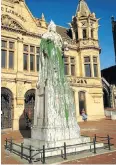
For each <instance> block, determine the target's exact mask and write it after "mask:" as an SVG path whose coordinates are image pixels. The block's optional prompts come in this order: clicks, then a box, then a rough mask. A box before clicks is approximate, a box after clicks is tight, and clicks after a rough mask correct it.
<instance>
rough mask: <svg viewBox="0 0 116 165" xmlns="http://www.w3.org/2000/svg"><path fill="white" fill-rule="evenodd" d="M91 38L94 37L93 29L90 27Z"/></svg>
mask: <svg viewBox="0 0 116 165" xmlns="http://www.w3.org/2000/svg"><path fill="white" fill-rule="evenodd" d="M91 38H92V39H93V38H94V30H93V29H91Z"/></svg>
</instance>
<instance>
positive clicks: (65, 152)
mask: <svg viewBox="0 0 116 165" xmlns="http://www.w3.org/2000/svg"><path fill="white" fill-rule="evenodd" d="M64 159H65V160H66V159H67V157H66V143H65V142H64Z"/></svg>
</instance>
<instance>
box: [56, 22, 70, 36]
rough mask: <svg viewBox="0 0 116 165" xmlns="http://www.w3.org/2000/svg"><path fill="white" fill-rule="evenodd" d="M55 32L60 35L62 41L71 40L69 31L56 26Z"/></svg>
mask: <svg viewBox="0 0 116 165" xmlns="http://www.w3.org/2000/svg"><path fill="white" fill-rule="evenodd" d="M56 32H57V33H58V34H60V35H61V37H62V39H72V34H71V30H70V29H67V28H65V27H61V26H58V25H57V26H56Z"/></svg>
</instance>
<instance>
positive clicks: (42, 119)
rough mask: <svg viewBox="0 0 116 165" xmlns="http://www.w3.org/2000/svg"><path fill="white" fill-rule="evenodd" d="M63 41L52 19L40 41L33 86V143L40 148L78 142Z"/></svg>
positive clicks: (77, 127) (72, 95) (74, 109)
mask: <svg viewBox="0 0 116 165" xmlns="http://www.w3.org/2000/svg"><path fill="white" fill-rule="evenodd" d="M62 48H63V41H62V38H61V36H60V35H59V34H58V33H57V32H56V25H55V24H54V22H53V21H51V22H50V24H49V26H48V31H47V32H46V33H45V34H43V36H42V39H41V43H40V58H39V78H38V82H37V89H36V101H35V110H34V121H33V127H32V130H31V139H33V143H35V145H36V143H37V144H38V146H39V147H40V148H41V147H42V145H45V147H47V148H49V147H58V146H62V145H63V143H64V142H66V143H67V144H74V143H77V141H78V139H79V138H80V128H79V126H78V124H77V119H76V108H75V102H74V94H73V91H72V89H71V87H70V85H69V82H68V81H67V79H66V76H65V74H64V63H63V58H62Z"/></svg>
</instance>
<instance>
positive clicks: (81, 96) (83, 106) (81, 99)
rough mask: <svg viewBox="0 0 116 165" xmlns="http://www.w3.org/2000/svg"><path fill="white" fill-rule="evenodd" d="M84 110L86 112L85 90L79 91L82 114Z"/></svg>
mask: <svg viewBox="0 0 116 165" xmlns="http://www.w3.org/2000/svg"><path fill="white" fill-rule="evenodd" d="M82 110H85V112H86V98H85V92H79V113H80V115H81V112H82Z"/></svg>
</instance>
